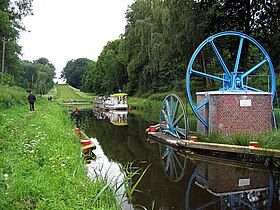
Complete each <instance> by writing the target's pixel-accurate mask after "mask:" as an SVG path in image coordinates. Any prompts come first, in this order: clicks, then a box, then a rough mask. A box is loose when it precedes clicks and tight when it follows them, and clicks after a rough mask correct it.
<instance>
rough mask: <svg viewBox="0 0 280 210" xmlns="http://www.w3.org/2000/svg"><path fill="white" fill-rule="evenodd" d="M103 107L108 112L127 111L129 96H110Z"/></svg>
mask: <svg viewBox="0 0 280 210" xmlns="http://www.w3.org/2000/svg"><path fill="white" fill-rule="evenodd" d="M103 107H104V108H105V109H108V110H127V108H128V106H127V94H126V93H115V94H113V95H110V97H108V98H107V99H106V100H105V101H104V104H103Z"/></svg>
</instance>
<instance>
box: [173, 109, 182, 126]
mask: <svg viewBox="0 0 280 210" xmlns="http://www.w3.org/2000/svg"><path fill="white" fill-rule="evenodd" d="M183 118H184V112H182V113H181V114H180V115H179V116H178V117H177V118H176V120H175V121H174V122H173V127H175V126H176V125H177V124H178V123H179V122H180V120H181V119H183Z"/></svg>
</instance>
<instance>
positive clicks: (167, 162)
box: [164, 155, 170, 171]
mask: <svg viewBox="0 0 280 210" xmlns="http://www.w3.org/2000/svg"><path fill="white" fill-rule="evenodd" d="M169 166H170V155H168V156H167V160H166V165H165V169H164V170H165V171H168V168H169Z"/></svg>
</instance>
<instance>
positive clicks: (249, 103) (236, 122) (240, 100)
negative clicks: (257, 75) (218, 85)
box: [197, 91, 272, 135]
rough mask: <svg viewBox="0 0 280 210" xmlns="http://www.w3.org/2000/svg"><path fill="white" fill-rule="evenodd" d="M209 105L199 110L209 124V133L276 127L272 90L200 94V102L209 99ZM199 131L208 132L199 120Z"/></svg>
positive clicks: (198, 96)
mask: <svg viewBox="0 0 280 210" xmlns="http://www.w3.org/2000/svg"><path fill="white" fill-rule="evenodd" d="M206 97H207V98H209V104H208V105H207V106H205V107H203V108H201V109H200V110H199V113H200V114H201V115H202V116H203V117H204V118H205V119H206V121H207V122H208V123H209V130H208V132H210V133H211V132H218V133H223V134H226V135H230V134H235V133H244V134H262V133H266V132H268V131H270V130H271V129H272V110H271V93H267V92H227V91H225V92H221V91H210V92H200V93H197V101H198V104H199V102H200V101H202V100H203V99H205V98H206ZM197 130H198V132H201V133H206V132H207V131H206V130H205V128H204V126H203V125H202V124H201V123H200V122H198V125H197Z"/></svg>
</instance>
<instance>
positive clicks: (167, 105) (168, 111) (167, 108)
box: [165, 100, 170, 119]
mask: <svg viewBox="0 0 280 210" xmlns="http://www.w3.org/2000/svg"><path fill="white" fill-rule="evenodd" d="M165 104H166V111H167V115H168V118H169V119H170V105H169V101H168V100H166V101H165Z"/></svg>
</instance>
